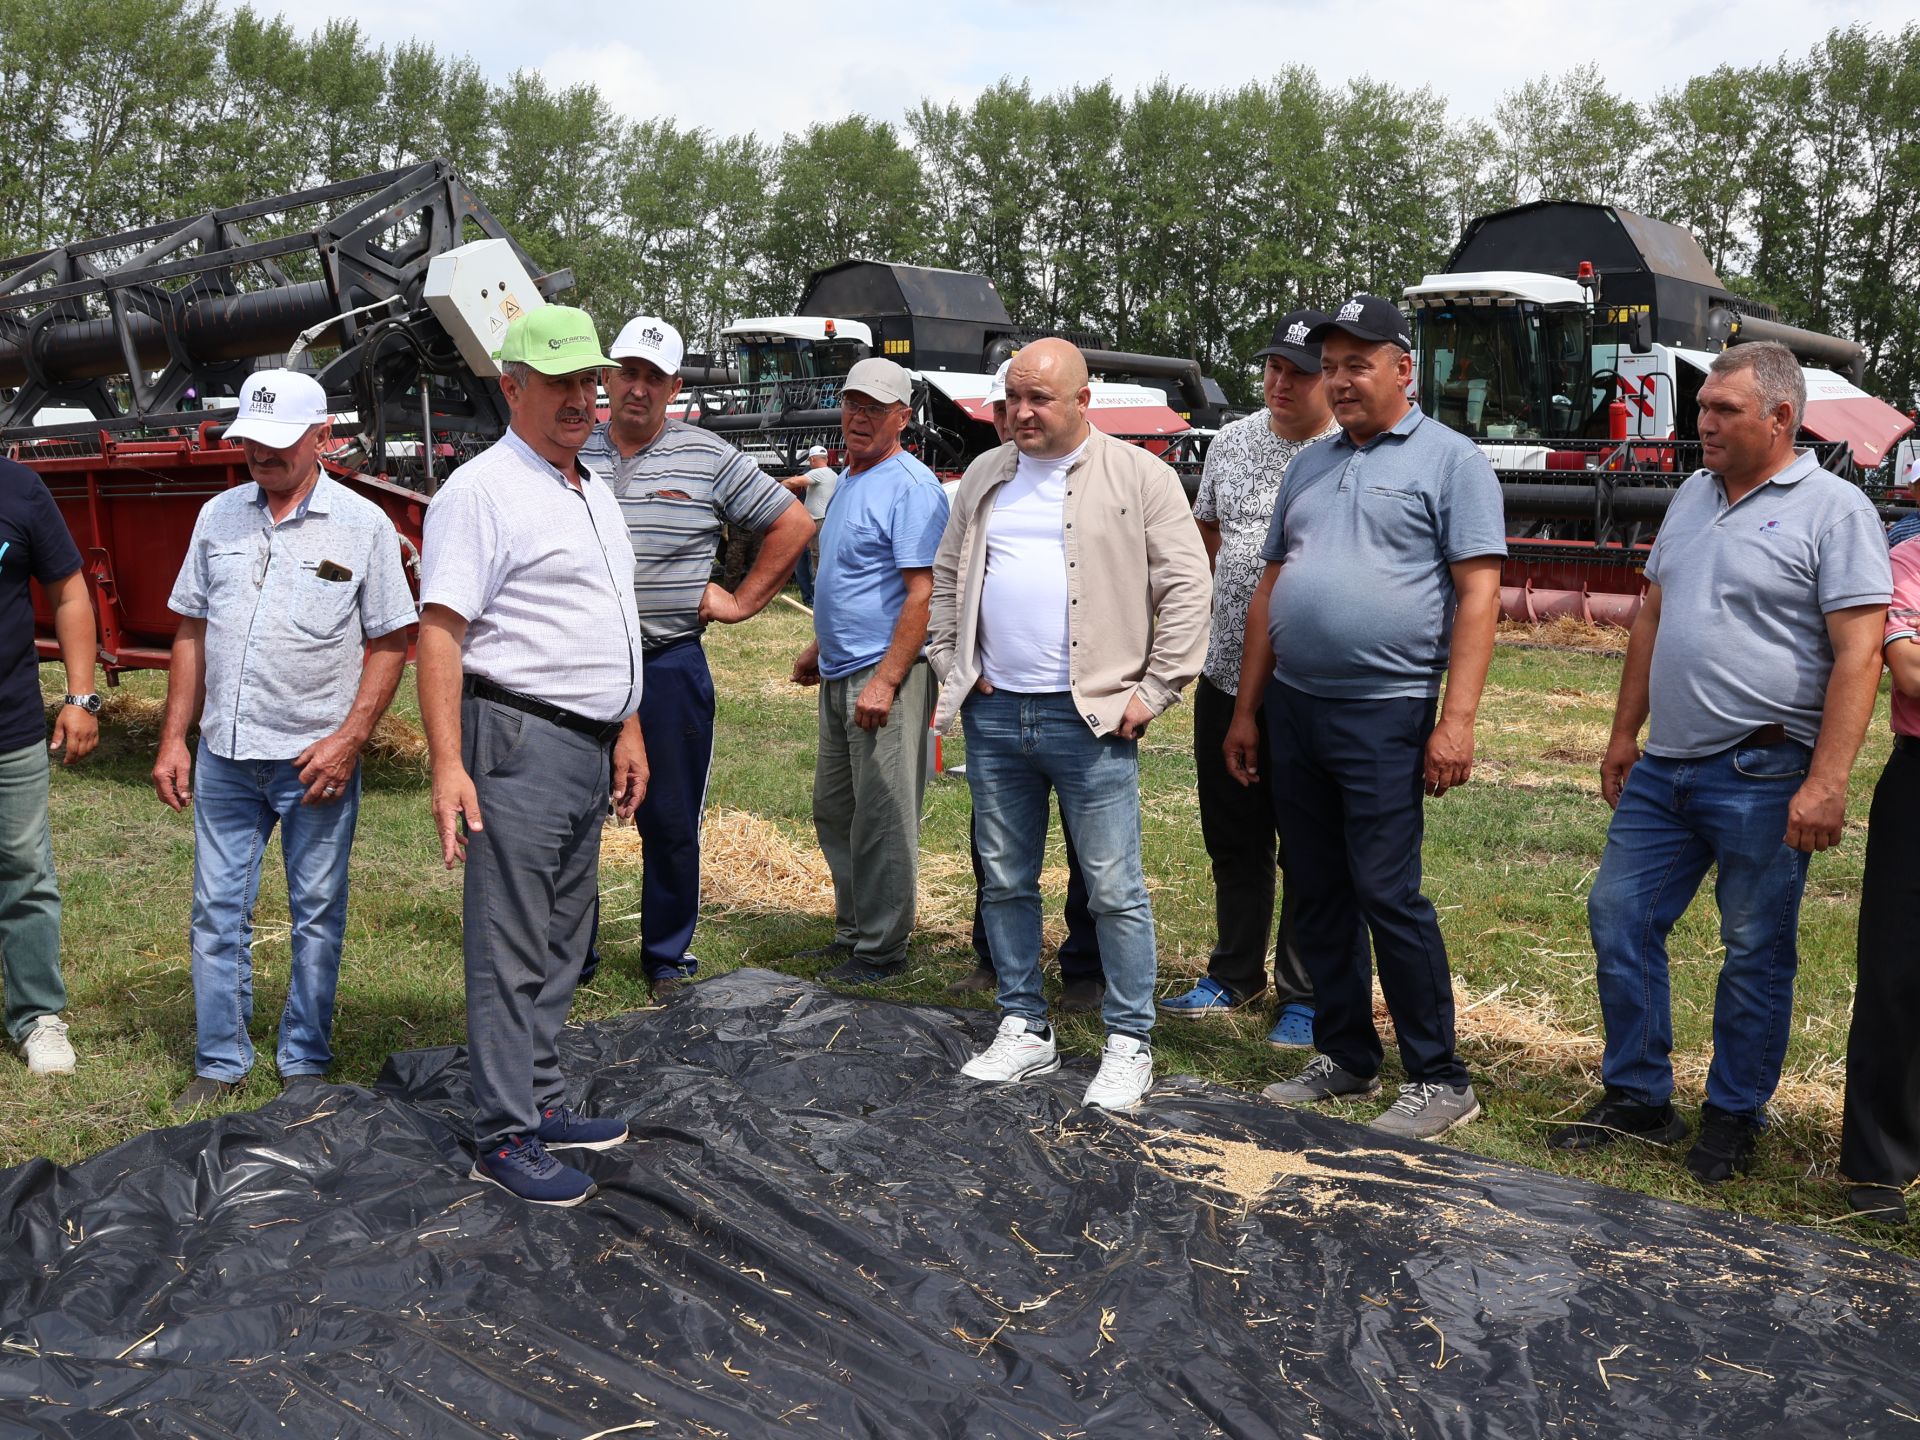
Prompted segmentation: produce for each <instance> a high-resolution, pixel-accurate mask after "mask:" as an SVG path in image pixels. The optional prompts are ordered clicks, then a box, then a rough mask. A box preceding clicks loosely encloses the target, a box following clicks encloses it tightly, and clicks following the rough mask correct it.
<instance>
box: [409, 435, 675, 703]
mask: <svg viewBox="0 0 1920 1440" xmlns="http://www.w3.org/2000/svg"><path fill="white" fill-rule="evenodd" d="M576 473H577V475H578V477H579V478H580V482H581V483H580V485H579V488H577V489H576V488H575V487H574V486H573V485H572V484H570V483H569V482H568V480H567V478H566V477H565V476H564V475H562V474H561V473H560V472H559V471H558V470H556V469H555V468H554V467H553V466H552V465H550V464H548V463H547V462H546V461H545V460H544V459H542V458H541V457H540V456H539V455H537V454H535V453H534V451H533V449H532V447H530V446H529V445H528V444H527V442H526V441H524V440H522V439H521V438H520V437H519V436H518V435H517V434H515V433H514V432H513V431H511V430H509V431H508V432H507V433H506V434H505V435H504V436H502V437H501V438H500V439H499V440H498V441H496V442H495V443H494V444H492V445H489V446H488V447H487V448H486V449H485V450H483V451H481V452H480V453H479V454H478V455H476V456H474V458H473V459H471V460H469V461H468V462H467V463H466V464H464V465H462V466H461V467H460V468H459V469H458V470H456V471H454V472H453V474H452V476H451V477H450V478H449V479H448V480H447V483H446V484H445V485H444V486H443V487H442V488H441V490H440V493H439V494H438V495H436V496H434V497H433V503H432V504H431V505H429V506H427V525H426V544H425V545H424V547H423V548H422V550H421V555H420V559H421V568H422V571H423V574H422V577H421V581H420V603H421V604H423V605H444V606H446V607H447V608H448V609H449V610H451V611H453V612H454V613H455V614H457V615H459V616H461V617H463V618H464V619H465V620H466V621H467V638H466V641H465V643H464V644H463V645H462V646H461V651H460V659H461V665H462V667H463V668H464V669H465V671H466V673H467V674H469V675H478V676H481V677H482V678H484V679H487V680H491V681H492V682H493V683H494V684H496V685H502V686H505V687H506V688H507V689H509V690H517V691H519V692H520V693H521V694H523V695H531V696H533V697H534V698H535V699H539V700H544V701H546V702H547V703H548V704H549V705H558V706H560V707H561V708H562V709H565V710H571V711H573V713H574V714H576V715H583V716H585V717H586V718H587V719H589V720H624V719H626V718H627V716H629V715H631V714H633V712H634V711H635V710H637V709H639V708H640V619H639V616H637V615H636V614H635V613H634V609H633V548H632V546H631V545H630V544H629V543H628V541H627V527H626V522H625V520H624V519H623V518H622V517H621V514H620V503H619V502H618V501H617V500H615V499H614V498H613V492H612V491H611V490H609V489H608V488H607V487H606V485H605V484H603V483H602V482H601V481H600V480H598V479H596V478H595V477H594V474H593V472H592V471H591V470H589V469H587V468H586V467H585V466H584V465H581V466H578V469H577V472H576Z"/></svg>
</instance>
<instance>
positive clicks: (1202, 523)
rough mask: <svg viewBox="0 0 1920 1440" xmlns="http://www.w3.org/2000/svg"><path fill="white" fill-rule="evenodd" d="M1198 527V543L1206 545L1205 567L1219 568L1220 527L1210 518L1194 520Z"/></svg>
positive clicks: (1210, 568)
mask: <svg viewBox="0 0 1920 1440" xmlns="http://www.w3.org/2000/svg"><path fill="white" fill-rule="evenodd" d="M1193 523H1194V524H1195V525H1197V526H1198V527H1199V529H1200V543H1201V544H1202V545H1204V546H1206V547H1207V569H1209V570H1218V569H1219V568H1220V527H1219V525H1217V524H1215V523H1214V522H1213V521H1211V520H1195V521H1194V522H1193Z"/></svg>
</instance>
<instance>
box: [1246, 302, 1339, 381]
mask: <svg viewBox="0 0 1920 1440" xmlns="http://www.w3.org/2000/svg"><path fill="white" fill-rule="evenodd" d="M1332 318H1333V317H1332V316H1331V315H1329V314H1327V312H1326V311H1324V310H1289V311H1288V312H1287V313H1286V314H1284V315H1282V316H1281V317H1280V322H1279V323H1278V324H1277V325H1275V326H1274V327H1273V340H1272V342H1271V343H1270V344H1269V345H1268V346H1267V348H1266V349H1264V350H1256V351H1254V352H1253V358H1254V359H1256V360H1264V359H1266V358H1267V356H1269V355H1283V356H1285V357H1286V358H1287V359H1289V360H1291V361H1292V362H1293V363H1294V364H1295V365H1298V366H1299V367H1300V368H1301V369H1302V370H1304V371H1306V372H1307V373H1308V374H1309V375H1317V374H1318V373H1319V372H1320V342H1319V341H1318V340H1310V339H1308V338H1307V337H1308V336H1309V335H1311V334H1312V333H1313V329H1314V327H1315V326H1316V325H1324V324H1326V323H1327V322H1328V321H1329V320H1331V319H1332Z"/></svg>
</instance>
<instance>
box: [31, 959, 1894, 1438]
mask: <svg viewBox="0 0 1920 1440" xmlns="http://www.w3.org/2000/svg"><path fill="white" fill-rule="evenodd" d="M991 1024H992V1016H991V1015H989V1014H987V1013H986V1012H981V1011H949V1010H943V1009H936V1008H917V1007H910V1006H903V1005H895V1004H888V1003H884V1002H876V1001H870V1000H863V999H852V998H848V997H844V996H840V995H836V994H832V993H830V992H828V991H825V990H823V989H821V988H819V987H817V986H814V985H811V984H808V983H805V982H801V981H796V980H793V979H790V978H787V977H783V976H778V975H773V974H769V973H766V972H760V971H745V972H739V973H736V974H732V975H727V976H721V977H718V978H716V979H712V980H709V981H706V982H705V983H703V984H701V985H699V986H697V987H695V988H693V989H691V990H689V991H687V992H685V993H683V994H682V995H681V996H680V997H677V998H676V999H675V1000H674V1002H673V1003H672V1004H671V1005H669V1006H667V1007H666V1008H665V1009H664V1010H659V1011H650V1012H641V1013H636V1014H633V1015H628V1016H623V1017H620V1018H619V1019H616V1020H612V1021H609V1022H606V1023H604V1024H599V1025H595V1026H591V1027H588V1028H586V1029H583V1030H578V1031H570V1032H569V1033H568V1037H567V1063H568V1066H569V1070H570V1073H571V1074H572V1075H573V1076H574V1077H575V1079H576V1093H575V1095H574V1096H573V1098H574V1099H575V1100H576V1101H577V1102H582V1103H584V1104H586V1105H588V1106H590V1107H592V1108H593V1109H594V1110H595V1111H598V1112H600V1113H614V1114H620V1115H623V1116H625V1117H627V1118H628V1119H629V1120H630V1122H631V1123H632V1126H633V1130H634V1135H635V1139H634V1141H633V1143H631V1144H628V1145H626V1146H623V1147H621V1148H619V1149H617V1150H613V1151H609V1152H606V1153H604V1154H597V1155H589V1156H588V1157H587V1158H586V1159H585V1160H584V1162H583V1163H584V1164H585V1165H586V1166H587V1167H588V1168H590V1169H591V1170H592V1171H593V1173H594V1174H595V1176H596V1177H597V1178H598V1179H599V1181H600V1186H601V1190H600V1193H599V1195H598V1196H597V1197H595V1198H594V1199H593V1200H592V1201H590V1202H588V1203H587V1204H586V1205H584V1206H582V1207H580V1208H578V1209H574V1210H552V1209H539V1208H532V1207H527V1206H523V1205H521V1204H520V1203H518V1202H516V1201H514V1200H513V1199H511V1198H509V1197H508V1196H506V1195H505V1194H503V1193H502V1192H500V1191H498V1190H494V1189H491V1188H490V1187H486V1186H483V1185H480V1184H478V1183H476V1182H474V1181H471V1180H469V1179H467V1178H466V1172H467V1168H468V1159H467V1156H466V1153H465V1151H464V1149H463V1145H464V1136H463V1134H462V1128H461V1127H462V1123H463V1122H462V1096H463V1092H464V1087H465V1070H464V1064H463V1059H462V1056H461V1054H460V1052H459V1051H457V1050H430V1051H421V1052H415V1053H411V1054H406V1055H399V1056H395V1057H394V1059H393V1061H392V1062H391V1064H390V1065H389V1067H388V1070H387V1073H386V1075H385V1076H384V1077H383V1078H382V1081H381V1083H380V1085H379V1086H378V1087H377V1088H376V1089H375V1090H373V1091H366V1090H361V1089H357V1088H353V1087H344V1086H340V1087H328V1088H325V1089H321V1090H316V1091H311V1092H308V1093H307V1094H305V1095H303V1096H297V1098H288V1099H282V1100H279V1101H276V1102H274V1103H273V1104H270V1105H268V1106H266V1107H265V1108H264V1109H262V1110H260V1111H258V1112H256V1113H253V1114H246V1115H236V1116H229V1117H224V1118H221V1119H218V1120H214V1121H208V1122H201V1123H197V1124H191V1125H183V1126H178V1127H175V1128H172V1129H167V1130H159V1131H155V1132H152V1133H151V1134H148V1135H144V1136H141V1137H140V1138H138V1139H136V1140H132V1141H129V1142H128V1143H126V1144H124V1145H121V1146H119V1147H117V1148H115V1149H113V1150H111V1151H109V1152H107V1153H106V1154H103V1155H101V1156H98V1157H96V1158H94V1159H92V1160H89V1161H87V1162H85V1163H84V1164H81V1165H78V1166H75V1167H74V1168H73V1169H71V1170H62V1169H59V1168H57V1167H55V1166H52V1165H49V1164H46V1163H44V1162H34V1163H31V1164H28V1165H25V1166H21V1167H19V1168H17V1169H14V1170H12V1171H8V1172H5V1173H4V1174H0V1220H3V1221H4V1235H5V1237H6V1238H5V1248H4V1251H3V1252H0V1434H5V1435H8V1436H12V1435H36V1436H37V1435H80V1436H100V1437H108V1436H113V1437H119V1436H189V1435H191V1436H197V1437H208V1440H213V1437H248V1440H256V1437H262V1436H288V1437H303V1436H316V1437H319V1436H324V1437H343V1436H350V1437H363V1436H433V1437H441V1436H447V1437H468V1436H475V1437H478V1436H487V1437H502V1436H519V1437H527V1440H536V1437H540V1440H544V1437H573V1440H585V1437H589V1436H595V1435H602V1436H612V1435H645V1436H656V1437H664V1436H676V1437H677V1436H695V1435H704V1436H715V1435H720V1436H754V1435H778V1434H798V1435H809V1434H811V1435H822V1436H885V1437H897V1436H921V1435H939V1436H968V1437H991V1436H1008V1437H1012V1436H1022V1437H1041V1436H1045V1437H1052V1440H1068V1437H1077V1436H1100V1435H1111V1436H1128V1437H1131V1436H1189V1435H1191V1436H1211V1435H1232V1436H1287V1437H1295V1440H1299V1437H1309V1436H1310V1437H1318V1440H1337V1437H1363V1436H1364V1437H1373V1436H1382V1435H1387V1436H1399V1435H1408V1436H1412V1435H1418V1436H1569V1437H1572V1436H1624V1435H1647V1436H1656V1435H1657V1436H1679V1435H1687V1436H1692V1435H1716V1436H1719V1435H1724V1436H1741V1437H1757V1436H1769V1435H1781V1436H1786V1435H1792V1436H1841V1435H1847V1436H1854V1435H1858V1436H1868V1435H1871V1436H1880V1435H1890V1434H1891V1435H1897V1434H1902V1433H1907V1432H1908V1430H1909V1428H1911V1431H1912V1433H1914V1434H1916V1435H1920V1325H1916V1323H1915V1318H1916V1317H1915V1305H1914V1298H1915V1295H1916V1281H1917V1280H1920V1273H1916V1268H1915V1266H1914V1265H1913V1264H1912V1263H1911V1262H1909V1261H1907V1260H1905V1259H1903V1258H1901V1257H1899V1256H1895V1255H1891V1254H1887V1253H1884V1252H1879V1251H1873V1250H1869V1249H1866V1248H1864V1247H1861V1246H1859V1245H1857V1244H1854V1243H1852V1242H1851V1241H1849V1240H1847V1239H1845V1238H1832V1237H1827V1236H1824V1235H1821V1234H1819V1233H1816V1232H1813V1231H1807V1230H1800V1229H1794V1228H1791V1227H1786V1226H1779V1225H1766V1224H1759V1223H1753V1222H1748V1221H1744V1220H1742V1219H1740V1218H1738V1217H1735V1216H1731V1215H1727V1214H1722V1213H1713V1212H1708V1211H1704V1210H1695V1209H1690V1208H1687V1207H1684V1206H1678V1205H1672V1204H1666V1203H1662V1202H1659V1201H1654V1200H1650V1199H1647V1198H1644V1197H1642V1196H1638V1195H1631V1194H1624V1193H1621V1192H1618V1191H1613V1190H1608V1189H1603V1188H1600V1187H1596V1186H1590V1185H1584V1184H1579V1183H1575V1182H1572V1181H1568V1180H1564V1179H1560V1178H1557V1177H1554V1176H1551V1175H1547V1174H1544V1173H1541V1172H1538V1171H1534V1170H1529V1169H1526V1168H1524V1167H1520V1166H1513V1165H1504V1164H1498V1163H1494V1162H1490V1161H1487V1160H1483V1159H1480V1158H1477V1157H1474V1156H1470V1155H1466V1154H1462V1153H1459V1152H1456V1151H1452V1150H1448V1149H1444V1148H1440V1147H1434V1146H1419V1145H1404V1146H1397V1145H1393V1144H1391V1143H1387V1142H1383V1141H1381V1140H1379V1139H1378V1138H1377V1137H1375V1136H1373V1135H1372V1134H1371V1133H1370V1132H1368V1131H1367V1130H1365V1129H1364V1128H1362V1127H1357V1126H1352V1125H1348V1124H1346V1123H1343V1122H1341V1121H1337V1120H1333V1119H1329V1118H1326V1117H1322V1116H1318V1115H1313V1114H1302V1113H1296V1112H1288V1111H1282V1110H1280V1109H1277V1108H1276V1107H1273V1106H1271V1105H1267V1104H1265V1103H1263V1102H1261V1101H1259V1100H1256V1099H1253V1098H1250V1097H1248V1096H1246V1095H1243V1094H1239V1093H1236V1092H1232V1091H1228V1090H1223V1089H1220V1088H1217V1087H1212V1086H1206V1085H1201V1084H1198V1083H1196V1082H1183V1081H1180V1080H1177V1079H1173V1080H1163V1081H1162V1082H1161V1083H1160V1085H1159V1087H1158V1088H1157V1089H1156V1090H1155V1092H1154V1094H1153V1095H1152V1097H1150V1099H1149V1101H1148V1103H1147V1104H1146V1105H1145V1106H1144V1107H1143V1108H1142V1110H1141V1112H1140V1113H1139V1114H1138V1115H1137V1116H1135V1117H1133V1118H1131V1119H1126V1118H1119V1117H1110V1116H1104V1115H1101V1114H1099V1113H1098V1112H1088V1111H1085V1110H1082V1109H1081V1108H1080V1107H1079V1103H1078V1101H1079V1096H1080V1092H1081V1090H1082V1088H1083V1087H1084V1085H1085V1083H1086V1079H1087V1075H1086V1073H1085V1072H1086V1070H1087V1068H1088V1065H1087V1063H1086V1062H1080V1063H1077V1064H1075V1065H1073V1066H1070V1067H1069V1068H1068V1069H1067V1070H1065V1071H1063V1072H1061V1073H1060V1074H1057V1075H1054V1076H1051V1077H1048V1078H1047V1079H1045V1080H1044V1081H1040V1082H1037V1083H1034V1084H1030V1085H1025V1086H1016V1087H1010V1088H987V1087H981V1086H976V1085H972V1084H969V1083H968V1082H966V1081H964V1080H962V1079H960V1078H959V1077H958V1076H957V1075H956V1073H955V1070H956V1067H957V1066H958V1065H959V1064H960V1062H961V1061H962V1060H964V1059H965V1057H966V1056H967V1054H968V1053H969V1051H970V1050H971V1049H972V1048H973V1047H974V1046H975V1045H977V1044H978V1043H979V1041H980V1040H981V1039H983V1038H984V1037H985V1036H986V1035H987V1034H988V1033H990V1028H991Z"/></svg>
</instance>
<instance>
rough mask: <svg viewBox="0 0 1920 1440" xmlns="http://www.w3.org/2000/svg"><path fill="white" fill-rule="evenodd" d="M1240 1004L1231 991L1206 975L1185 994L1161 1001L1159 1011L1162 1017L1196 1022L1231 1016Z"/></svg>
mask: <svg viewBox="0 0 1920 1440" xmlns="http://www.w3.org/2000/svg"><path fill="white" fill-rule="evenodd" d="M1242 1003H1243V1002H1241V1001H1239V1000H1236V999H1234V998H1233V992H1232V991H1231V990H1229V989H1227V987H1226V986H1224V985H1222V984H1221V983H1220V982H1219V981H1218V980H1215V979H1214V978H1213V977H1212V976H1211V975H1207V976H1202V977H1201V979H1200V982H1199V983H1198V984H1196V985H1195V986H1194V987H1193V989H1191V990H1189V991H1187V993H1186V994H1184V995H1170V996H1168V997H1167V998H1166V999H1165V1000H1162V1001H1161V1002H1160V1005H1159V1010H1160V1013H1161V1014H1162V1015H1181V1016H1184V1017H1186V1018H1187V1019H1189V1020H1198V1019H1201V1018H1202V1017H1204V1016H1207V1015H1231V1014H1232V1013H1233V1012H1234V1011H1235V1010H1238V1009H1239V1008H1240V1006H1241V1004H1242Z"/></svg>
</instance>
